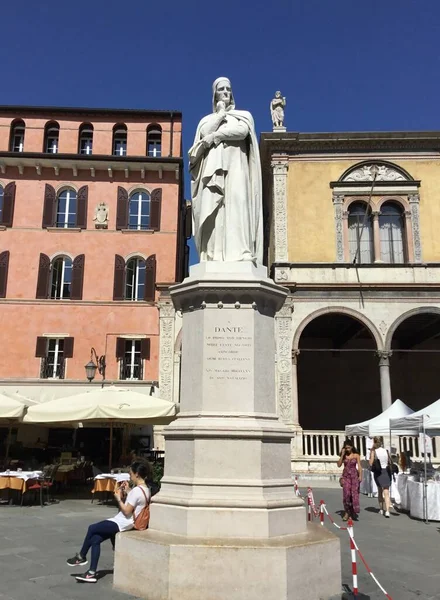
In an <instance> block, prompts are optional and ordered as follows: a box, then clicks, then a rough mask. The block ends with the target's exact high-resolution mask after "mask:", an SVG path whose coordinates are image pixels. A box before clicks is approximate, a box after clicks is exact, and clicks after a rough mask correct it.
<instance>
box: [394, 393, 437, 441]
mask: <svg viewBox="0 0 440 600" xmlns="http://www.w3.org/2000/svg"><path fill="white" fill-rule="evenodd" d="M390 425H391V429H392V430H393V431H398V432H399V434H400V435H405V434H402V433H401V431H402V430H409V431H410V432H411V434H409V435H417V434H418V433H421V432H422V431H423V429H424V430H425V431H426V432H428V433H430V431H433V432H435V431H438V430H439V429H440V400H436V401H435V402H433V403H432V404H430V405H429V406H426V407H425V408H422V409H421V410H418V411H416V412H413V413H412V414H411V415H408V416H406V417H400V418H398V417H396V418H393V419H391V423H390Z"/></svg>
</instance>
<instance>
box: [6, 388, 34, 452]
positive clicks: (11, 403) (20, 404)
mask: <svg viewBox="0 0 440 600" xmlns="http://www.w3.org/2000/svg"><path fill="white" fill-rule="evenodd" d="M31 404H34V401H33V400H31V399H30V398H26V397H25V396H22V395H21V394H17V393H13V392H11V394H10V395H9V393H5V392H0V421H6V423H7V425H8V438H7V441H6V451H5V458H6V459H7V458H8V457H9V448H10V445H11V429H12V425H13V423H14V421H18V420H20V419H22V417H23V416H24V414H25V412H26V408H27V407H28V406H30V405H31Z"/></svg>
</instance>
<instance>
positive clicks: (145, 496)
mask: <svg viewBox="0 0 440 600" xmlns="http://www.w3.org/2000/svg"><path fill="white" fill-rule="evenodd" d="M138 488H139V489H140V490H141V491H142V493H143V495H144V498H145V502H146V505H147V506H149V505H150V503H149V502H148V498H147V494H146V493H145V490H144V488H143V487H142V486H141V485H138Z"/></svg>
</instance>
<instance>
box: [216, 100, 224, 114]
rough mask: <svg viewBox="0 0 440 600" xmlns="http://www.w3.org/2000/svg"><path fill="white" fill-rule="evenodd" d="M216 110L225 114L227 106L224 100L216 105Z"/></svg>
mask: <svg viewBox="0 0 440 600" xmlns="http://www.w3.org/2000/svg"><path fill="white" fill-rule="evenodd" d="M215 110H216V111H217V112H218V113H221V112H225V111H226V104H225V103H224V102H223V100H219V101H218V102H217V104H216V107H215Z"/></svg>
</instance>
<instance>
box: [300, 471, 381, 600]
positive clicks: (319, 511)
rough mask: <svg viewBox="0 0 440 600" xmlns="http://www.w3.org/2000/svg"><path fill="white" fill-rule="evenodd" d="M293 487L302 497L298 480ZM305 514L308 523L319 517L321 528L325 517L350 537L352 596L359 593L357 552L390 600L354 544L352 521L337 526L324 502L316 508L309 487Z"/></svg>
mask: <svg viewBox="0 0 440 600" xmlns="http://www.w3.org/2000/svg"><path fill="white" fill-rule="evenodd" d="M294 487H295V493H296V495H297V496H300V497H302V496H301V492H300V491H299V489H298V479H297V478H296V477H295V484H294ZM307 514H308V520H309V521H312V519H313V517H317V516H318V515H319V520H320V523H321V525H322V526H324V515H327V517H328V518H329V520H330V522H331V523H332V524H333V525H334V526H335V527H336V528H337V529H340V530H341V531H347V532H348V535H349V537H350V553H351V572H352V577H353V595H354V596H357V595H358V593H359V591H358V578H357V563H356V552H357V553H358V554H359V557H360V559H361V560H362V562H363V564H364V566H365V568H366V569H367V572H368V574H369V575H370V576H371V578H372V579H373V581H374V582H375V583H376V585H377V586H378V588H379V589H380V590H381V591H382V592H383V594H384V595H385V597H386V598H388V600H392V598H391V596H390V595H389V594H388V592H387V591H386V590H385V588H384V587H383V586H382V585H381V584H380V582H379V581H378V579H377V577H376V576H375V575H374V573H373V571H372V570H371V569H370V567H369V566H368V564H367V561H366V560H365V558H364V556H363V554H362V552H361V551H360V550H359V547H358V546H357V544H356V542H355V539H354V531H353V520H352V519H349V520H348V522H347V527H341V526H340V525H338V524H337V523H336V522H335V521H334V519H333V517H332V516H331V515H330V514H329V512H328V510H327V506H326V504H325V502H324V500H321V502H320V505H319V507H316V505H315V499H314V497H313V490H312V488H311V487H309V488H307Z"/></svg>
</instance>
